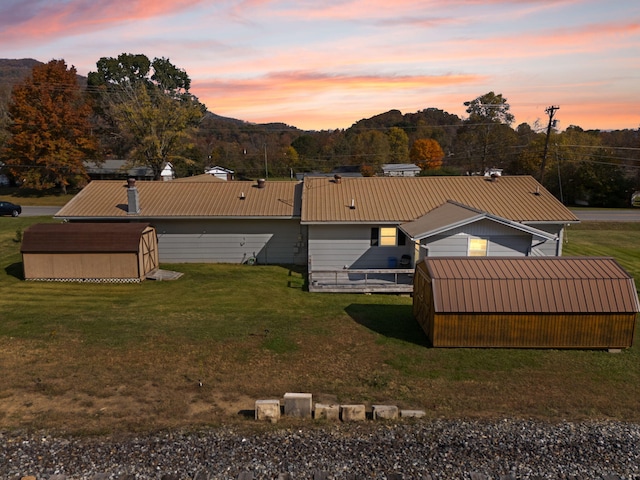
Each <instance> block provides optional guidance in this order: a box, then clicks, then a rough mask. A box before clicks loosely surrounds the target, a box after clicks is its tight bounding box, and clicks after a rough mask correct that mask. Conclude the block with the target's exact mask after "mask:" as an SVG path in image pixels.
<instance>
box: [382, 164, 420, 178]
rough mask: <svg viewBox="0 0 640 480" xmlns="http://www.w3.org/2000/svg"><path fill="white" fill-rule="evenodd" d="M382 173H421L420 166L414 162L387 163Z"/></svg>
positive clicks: (399, 175) (387, 174)
mask: <svg viewBox="0 0 640 480" xmlns="http://www.w3.org/2000/svg"><path fill="white" fill-rule="evenodd" d="M382 173H383V175H384V176H385V177H416V176H418V175H419V174H420V167H418V166H417V165H415V164H413V163H385V164H384V165H382Z"/></svg>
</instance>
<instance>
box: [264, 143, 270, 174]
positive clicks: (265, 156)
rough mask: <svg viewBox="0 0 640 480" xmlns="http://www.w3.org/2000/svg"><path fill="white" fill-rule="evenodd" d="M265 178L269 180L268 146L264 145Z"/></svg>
mask: <svg viewBox="0 0 640 480" xmlns="http://www.w3.org/2000/svg"><path fill="white" fill-rule="evenodd" d="M264 178H265V180H269V169H268V168H267V144H266V142H265V144H264Z"/></svg>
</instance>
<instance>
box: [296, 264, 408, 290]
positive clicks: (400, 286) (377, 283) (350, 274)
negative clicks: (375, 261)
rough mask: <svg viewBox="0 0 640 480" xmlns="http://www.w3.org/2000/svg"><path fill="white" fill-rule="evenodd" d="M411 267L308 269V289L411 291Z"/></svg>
mask: <svg viewBox="0 0 640 480" xmlns="http://www.w3.org/2000/svg"><path fill="white" fill-rule="evenodd" d="M413 272H414V270H413V269H412V268H378V269H371V268H367V269H341V270H320V271H313V270H311V269H309V274H308V275H309V291H310V292H328V293H412V292H413Z"/></svg>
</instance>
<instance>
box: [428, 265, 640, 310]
mask: <svg viewBox="0 0 640 480" xmlns="http://www.w3.org/2000/svg"><path fill="white" fill-rule="evenodd" d="M418 268H419V269H420V270H422V271H425V272H426V273H427V275H428V276H429V277H430V278H431V279H432V288H433V300H434V308H435V311H436V312H439V313H445V312H446V313H581V314H590V313H633V312H636V313H637V312H639V311H640V305H639V302H638V294H637V292H636V289H635V284H634V282H633V278H631V277H630V276H629V274H628V273H627V272H626V271H625V270H624V269H623V268H622V267H621V266H620V265H619V264H618V263H617V262H616V261H615V260H614V259H612V258H595V257H504V258H498V257H491V258H478V257H433V258H426V259H425V261H424V262H421V263H419V264H418Z"/></svg>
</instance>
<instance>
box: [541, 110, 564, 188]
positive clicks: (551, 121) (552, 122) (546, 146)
mask: <svg viewBox="0 0 640 480" xmlns="http://www.w3.org/2000/svg"><path fill="white" fill-rule="evenodd" d="M556 110H560V107H559V106H558V105H552V106H550V107H547V109H546V110H545V111H544V113H546V114H547V115H549V125H548V126H547V139H546V140H545V142H544V154H543V155H542V164H541V165H540V184H541V185H542V179H543V178H544V167H545V165H546V164H547V152H548V151H549V136H550V135H551V127H555V125H556V122H555V120H554V119H553V116H554V115H555V114H556Z"/></svg>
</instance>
